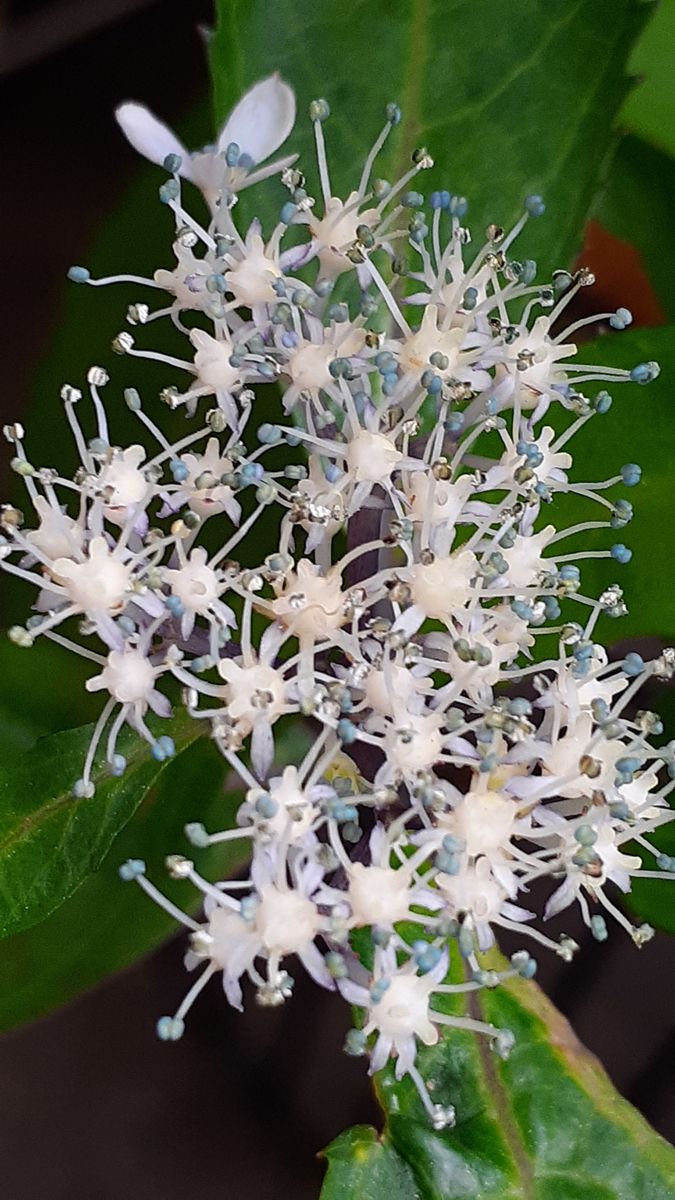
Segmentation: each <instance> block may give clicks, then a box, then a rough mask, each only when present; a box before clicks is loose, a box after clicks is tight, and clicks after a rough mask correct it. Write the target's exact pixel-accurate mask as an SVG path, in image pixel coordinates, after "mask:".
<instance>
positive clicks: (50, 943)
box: [0, 738, 248, 1029]
mask: <svg viewBox="0 0 675 1200" xmlns="http://www.w3.org/2000/svg"><path fill="white" fill-rule="evenodd" d="M240 800H241V796H240V794H238V793H237V792H236V791H229V792H225V791H224V772H223V761H222V758H221V756H220V755H219V754H218V753H217V751H216V749H215V747H214V746H213V744H212V743H211V742H210V741H208V740H207V739H205V738H202V739H200V740H199V741H198V742H196V743H195V744H194V745H192V746H189V747H188V748H187V749H186V750H185V751H184V752H183V753H182V754H180V755H179V756H178V758H177V759H176V760H175V761H174V762H173V763H171V765H170V766H169V767H168V768H167V769H166V770H165V771H164V772H163V773H162V774H161V775H159V776H158V778H157V779H156V781H155V783H154V784H153V785H152V786H151V787H150V788H149V789H148V791H147V794H146V796H145V799H144V800H143V802H142V803H141V805H140V807H139V809H138V812H137V813H136V814H135V816H134V817H133V818H132V820H131V821H130V822H129V824H128V825H126V827H125V828H124V829H123V830H122V832H121V833H119V834H118V835H117V837H116V838H115V840H114V841H113V843H112V847H111V849H110V852H109V854H108V856H107V857H106V859H105V861H104V863H103V865H102V866H101V868H100V869H99V870H98V871H96V872H94V873H93V874H92V875H90V876H89V878H88V879H86V880H85V882H84V883H83V884H82V886H81V887H80V888H78V890H77V891H76V892H75V894H74V895H73V896H71V897H70V899H69V900H66V902H65V904H63V905H62V906H61V907H60V908H59V909H58V910H57V911H56V912H54V913H52V915H51V916H49V917H48V918H47V919H46V920H45V921H42V922H41V923H40V924H38V925H34V926H33V927H32V928H31V929H27V930H24V931H22V932H21V933H16V934H13V935H12V936H11V937H8V938H5V939H4V941H2V942H0V978H2V981H3V987H2V989H0V1029H10V1028H12V1027H13V1026H14V1025H17V1024H20V1023H21V1022H23V1021H28V1020H32V1019H34V1018H35V1017H38V1016H40V1015H41V1014H42V1013H44V1012H48V1011H49V1010H50V1009H52V1008H56V1007H57V1006H58V1005H60V1004H64V1003H65V1002H66V1001H67V1000H70V999H71V998H72V997H74V996H76V995H78V994H79V993H80V992H81V991H83V990H84V989H85V988H88V987H91V986H92V984H94V983H97V982H98V981H99V980H100V979H102V978H104V977H105V976H106V975H109V974H110V973H111V972H113V971H118V970H120V969H121V968H123V967H126V966H128V965H129V964H130V963H132V962H134V961H135V960H136V959H137V958H139V957H140V956H141V955H142V954H146V953H147V952H148V951H150V950H152V949H153V948H154V947H155V946H156V945H158V944H159V943H160V942H161V941H162V940H163V939H164V938H166V937H169V936H170V935H171V934H172V933H175V932H176V929H177V925H176V922H175V921H174V920H173V918H172V917H170V916H169V915H168V914H167V913H165V912H164V910H163V909H161V908H160V907H159V906H158V905H156V904H153V903H152V902H151V901H150V900H148V898H147V897H146V896H144V895H143V894H142V892H141V890H140V888H138V887H134V886H133V884H128V883H122V881H121V880H120V878H119V876H118V874H117V871H118V867H119V866H120V864H121V863H123V862H125V861H126V859H127V858H142V859H144V860H145V862H146V864H147V869H148V875H149V876H150V877H151V878H153V879H155V880H156V881H158V882H159V883H160V884H161V887H162V890H163V891H164V892H165V894H166V895H167V896H168V897H169V898H170V899H171V900H173V902H174V903H175V904H178V905H179V906H181V907H182V908H184V909H185V910H186V911H194V910H195V909H196V908H197V907H198V904H199V894H198V893H196V892H195V891H194V889H193V888H192V887H191V886H190V884H186V883H185V882H182V881H175V880H172V879H171V878H169V877H168V876H167V875H166V871H165V869H164V858H165V856H166V854H167V853H170V852H172V851H183V850H184V849H185V845H186V843H185V835H184V832H183V829H184V826H185V823H186V821H189V820H194V819H198V820H200V821H202V822H203V823H204V824H205V825H206V827H207V828H210V829H226V828H228V827H230V826H232V825H233V824H234V817H235V813H236V809H237V807H238V805H239V803H240ZM247 849H248V848H247V846H246V844H245V843H242V842H241V841H235V842H225V843H221V844H220V845H216V846H212V847H210V848H209V849H208V850H205V851H201V852H200V854H199V869H200V871H203V872H204V873H205V874H206V875H208V876H209V877H219V878H224V877H226V876H227V875H230V874H231V873H232V871H233V870H234V869H236V867H238V866H239V865H240V864H241V862H243V861H244V859H245V857H246V855H247ZM176 970H177V971H180V951H179V950H178V949H177V951H176ZM157 1004H158V1014H159V1013H160V1012H161V1004H162V999H161V997H160V996H158V997H157Z"/></svg>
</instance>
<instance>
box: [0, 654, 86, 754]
mask: <svg viewBox="0 0 675 1200" xmlns="http://www.w3.org/2000/svg"><path fill="white" fill-rule="evenodd" d="M91 673H92V672H91V665H90V664H89V663H88V662H87V661H86V659H84V658H76V656H75V655H73V654H69V653H68V652H67V651H66V650H64V649H63V647H62V646H57V645H55V644H54V643H53V642H48V641H47V640H46V638H45V639H43V641H42V643H41V644H40V646H39V647H38V648H37V649H35V651H30V650H23V649H20V648H19V647H18V646H15V645H13V644H12V642H10V641H9V640H7V639H6V638H2V637H0V761H2V760H3V759H4V758H5V756H6V755H7V754H13V753H15V752H16V751H18V750H21V751H26V750H28V749H29V748H30V747H31V746H33V745H34V744H35V742H36V741H37V739H38V738H39V737H42V736H43V735H44V734H45V733H55V732H56V731H57V730H58V729H63V728H71V727H73V726H75V725H83V724H85V722H87V721H89V720H91V717H92V713H95V712H96V710H97V709H99V708H100V699H99V698H98V697H93V696H92V695H91V693H90V692H87V691H85V688H84V684H85V680H86V679H87V676H89V675H91ZM55 679H58V680H59V687H58V688H55V687H54V680H55Z"/></svg>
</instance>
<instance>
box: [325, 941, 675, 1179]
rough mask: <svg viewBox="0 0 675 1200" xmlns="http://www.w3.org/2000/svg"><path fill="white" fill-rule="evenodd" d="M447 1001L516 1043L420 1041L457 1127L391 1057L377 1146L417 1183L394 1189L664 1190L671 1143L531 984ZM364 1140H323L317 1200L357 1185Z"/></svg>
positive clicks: (439, 1096)
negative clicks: (430, 1111) (503, 1050)
mask: <svg viewBox="0 0 675 1200" xmlns="http://www.w3.org/2000/svg"><path fill="white" fill-rule="evenodd" d="M497 960H498V956H495V962H494V963H493V964H492V965H495V966H498V965H500V964H499V962H498V961H497ZM501 965H503V963H502V964H501ZM453 973H455V974H457V973H458V971H457V967H455V971H454V972H453ZM477 995H479V996H480V999H476V996H477ZM434 1007H439V1006H438V1004H437V1002H435V1003H434ZM447 1009H448V1011H451V1012H453V1013H454V1014H462V1015H470V1016H473V1017H477V1018H478V1019H481V1020H486V1021H489V1022H491V1023H492V1024H494V1025H496V1026H497V1027H499V1028H508V1029H510V1030H511V1031H512V1032H513V1034H514V1035H515V1039H516V1040H515V1046H514V1049H513V1051H512V1053H511V1056H510V1058H509V1059H508V1060H507V1061H506V1062H502V1061H501V1060H500V1059H499V1058H497V1057H496V1056H495V1055H494V1054H493V1052H492V1051H491V1049H490V1047H489V1045H488V1043H487V1040H486V1039H485V1038H484V1037H480V1036H478V1035H475V1034H471V1033H468V1032H465V1031H461V1030H453V1031H451V1032H446V1033H445V1034H444V1035H443V1036H442V1037H441V1040H440V1042H439V1043H438V1045H437V1046H434V1047H431V1048H429V1049H422V1050H421V1051H420V1054H419V1060H418V1065H419V1067H420V1070H421V1072H422V1075H423V1076H424V1078H425V1079H426V1080H427V1082H429V1083H432V1084H433V1096H434V1099H435V1100H437V1101H438V1102H439V1103H441V1104H454V1106H455V1108H456V1110H457V1124H456V1126H455V1128H454V1129H452V1130H445V1131H443V1132H436V1131H435V1130H434V1129H432V1127H431V1125H430V1123H429V1120H428V1118H427V1117H426V1115H425V1113H424V1110H423V1108H422V1105H421V1102H420V1099H419V1097H418V1095H417V1091H416V1088H415V1086H414V1084H413V1083H412V1081H411V1080H410V1079H409V1078H408V1077H406V1078H404V1079H403V1080H402V1081H401V1082H400V1083H397V1082H396V1080H395V1078H394V1074H393V1071H392V1070H391V1069H390V1068H387V1069H386V1070H385V1071H384V1072H382V1073H381V1074H380V1076H379V1077H378V1079H377V1091H378V1095H379V1098H380V1101H381V1103H382V1106H383V1108H384V1111H385V1116H386V1126H385V1132H384V1134H383V1137H382V1140H381V1142H379V1143H377V1145H378V1146H380V1147H381V1149H380V1150H378V1151H377V1153H378V1154H380V1155H381V1156H383V1157H384V1156H385V1154H386V1155H387V1157H388V1156H389V1154H390V1153H391V1152H392V1151H395V1152H396V1154H397V1155H398V1160H397V1159H393V1160H391V1161H392V1162H393V1164H395V1165H396V1166H397V1167H400V1169H401V1170H402V1165H403V1164H407V1165H408V1166H409V1168H410V1170H411V1171H412V1174H413V1177H414V1181H415V1184H416V1187H417V1193H416V1192H415V1191H414V1190H413V1191H410V1190H408V1191H406V1190H401V1192H400V1194H401V1196H402V1197H404V1198H405V1200H407V1198H408V1197H409V1196H410V1197H413V1196H415V1195H418V1196H419V1198H420V1200H471V1198H475V1200H629V1198H630V1200H672V1196H673V1195H674V1194H675V1152H674V1151H673V1150H672V1148H671V1147H669V1146H668V1145H667V1143H666V1142H664V1141H663V1140H662V1139H661V1138H660V1137H659V1136H658V1135H657V1134H656V1133H654V1131H653V1130H651V1129H650V1128H649V1126H648V1125H647V1124H646V1122H645V1121H643V1119H642V1117H640V1115H639V1114H638V1113H637V1112H636V1111H635V1110H634V1109H633V1108H631V1106H630V1105H629V1104H628V1103H627V1102H626V1101H624V1100H623V1099H622V1098H621V1097H620V1096H619V1095H618V1094H617V1093H616V1092H615V1091H614V1089H613V1087H612V1084H611V1083H610V1081H609V1079H608V1077H607V1075H606V1074H605V1072H604V1070H603V1069H602V1067H601V1065H600V1064H599V1063H598V1062H597V1060H596V1059H594V1058H593V1057H592V1055H590V1054H589V1053H588V1052H587V1051H586V1050H584V1049H583V1047H582V1046H580V1044H579V1043H578V1041H577V1040H576V1038H575V1036H574V1034H573V1032H572V1030H571V1029H570V1027H569V1025H568V1024H567V1022H566V1021H565V1020H564V1019H563V1018H562V1017H561V1016H560V1014H559V1013H557V1012H556V1010H555V1009H554V1008H553V1006H552V1005H551V1004H550V1003H549V1001H548V1000H547V999H546V998H545V996H544V995H543V993H542V992H541V991H540V990H539V989H538V988H537V986H536V984H533V983H525V982H524V981H522V980H517V981H514V982H509V983H508V984H506V985H503V986H501V987H499V988H496V989H495V990H494V991H484V992H482V993H479V994H477V993H473V996H472V999H471V1000H469V1001H468V1000H467V999H466V998H465V997H463V998H457V997H454V998H452V1001H451V1003H449V1004H448V1005H447ZM371 1144H372V1145H373V1146H374V1145H375V1142H374V1135H372V1143H371ZM364 1145H365V1147H366V1150H365V1153H368V1152H370V1153H375V1150H374V1149H370V1150H369V1147H368V1143H367V1142H366V1134H365V1133H364V1131H358V1136H357V1137H355V1140H354V1146H353V1150H352V1153H351V1155H350V1154H349V1151H350V1149H351V1147H350V1144H349V1142H348V1141H347V1140H346V1139H345V1138H344V1135H343V1138H342V1139H341V1142H340V1144H339V1147H338V1149H339V1157H338V1158H337V1159H332V1158H331V1153H330V1151H329V1161H330V1162H331V1170H330V1172H329V1175H328V1180H327V1183H330V1184H331V1188H332V1189H333V1190H332V1191H328V1192H327V1193H325V1194H324V1195H323V1196H322V1200H327V1197H330V1200H333V1197H342V1196H345V1197H349V1196H351V1195H352V1194H353V1193H352V1192H350V1190H349V1185H350V1182H351V1179H352V1178H354V1177H355V1176H354V1172H355V1171H356V1168H357V1163H355V1161H354V1159H355V1157H357V1156H358V1154H359V1153H361V1154H364V1150H363V1146H364ZM401 1160H402V1163H401ZM393 1169H394V1167H392V1170H393ZM356 1178H357V1179H358V1176H356ZM391 1178H392V1176H391V1175H390V1176H389V1177H388V1178H387V1177H386V1176H385V1186H383V1187H382V1188H381V1189H380V1190H378V1191H376V1192H373V1196H374V1197H375V1196H377V1197H378V1200H379V1197H384V1196H386V1195H387V1191H386V1190H385V1188H386V1187H388V1189H389V1194H393V1195H396V1192H395V1191H394V1190H393V1185H392V1184H391V1183H390V1180H391ZM403 1178H405V1176H403ZM342 1179H344V1190H342V1191H341V1190H340V1184H341V1181H342Z"/></svg>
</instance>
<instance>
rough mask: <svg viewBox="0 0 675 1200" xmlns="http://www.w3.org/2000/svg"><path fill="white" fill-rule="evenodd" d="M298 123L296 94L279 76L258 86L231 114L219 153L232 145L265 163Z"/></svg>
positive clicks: (250, 91) (251, 90) (220, 135)
mask: <svg viewBox="0 0 675 1200" xmlns="http://www.w3.org/2000/svg"><path fill="white" fill-rule="evenodd" d="M294 122H295V92H294V91H293V89H292V88H291V87H289V86H288V84H287V83H284V81H283V79H281V78H280V77H279V75H276V74H275V75H270V76H269V78H268V79H262V80H261V81H260V83H256V84H254V85H253V87H252V88H250V89H249V91H248V92H246V94H245V95H244V96H242V98H241V100H240V101H239V103H238V104H237V105H235V107H234V108H233V110H232V112H231V113H230V115H229V117H228V118H227V121H226V122H225V124H224V126H223V128H222V129H221V131H220V134H219V137H218V149H219V150H226V149H227V147H228V146H229V144H230V142H235V143H236V144H237V146H239V148H240V150H241V152H242V154H249V155H250V156H251V158H252V159H253V161H254V163H259V162H263V161H264V160H265V159H266V158H269V156H270V154H274V151H275V150H276V149H277V148H278V147H279V146H280V145H281V144H282V142H285V141H286V138H287V137H288V135H289V133H290V132H291V129H292V128H293V124H294Z"/></svg>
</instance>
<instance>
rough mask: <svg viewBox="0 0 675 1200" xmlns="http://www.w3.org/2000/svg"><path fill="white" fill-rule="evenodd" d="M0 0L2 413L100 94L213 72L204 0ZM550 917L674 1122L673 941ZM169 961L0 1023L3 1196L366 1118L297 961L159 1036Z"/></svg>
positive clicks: (311, 1170)
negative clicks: (240, 999) (642, 940)
mask: <svg viewBox="0 0 675 1200" xmlns="http://www.w3.org/2000/svg"><path fill="white" fill-rule="evenodd" d="M1 14H2V15H1V16H0V38H1V39H2V40H1V42H0V70H1V71H2V75H1V77H0V94H1V97H2V107H1V114H2V136H3V148H2V155H3V159H2V161H3V162H4V163H5V171H4V173H3V174H4V181H3V187H2V201H1V203H2V223H1V225H0V229H1V230H2V234H1V235H0V236H1V243H0V244H1V246H2V278H3V282H4V284H5V287H4V288H3V300H4V303H3V314H2V323H1V324H0V332H1V335H2V343H3V344H2V358H1V361H2V384H3V387H2V394H1V395H0V408H1V415H2V420H3V421H5V420H8V419H16V417H17V416H21V415H22V414H24V413H25V412H26V411H27V409H28V408H29V405H30V400H31V389H32V376H33V369H34V363H35V362H36V361H37V360H38V359H39V358H40V356H41V355H42V354H43V353H44V351H45V350H46V348H47V347H48V345H49V340H50V336H51V335H52V334H53V331H54V329H55V328H56V327H57V324H58V321H59V317H60V313H61V305H62V298H63V292H64V283H63V277H64V273H65V271H66V269H67V267H68V266H69V265H70V264H71V263H73V262H80V261H86V252H87V248H88V247H89V245H90V243H91V242H92V239H93V238H94V235H95V232H96V230H97V228H98V227H99V226H100V224H101V222H102V221H103V220H104V219H105V217H106V215H107V214H109V213H111V212H113V211H114V209H115V207H116V205H117V204H118V203H119V201H120V199H121V198H122V196H123V195H124V193H125V189H126V188H127V187H128V185H129V183H130V181H131V180H132V179H133V178H134V174H135V172H136V162H135V159H134V155H133V153H132V152H131V151H130V149H129V148H128V146H127V145H126V143H125V142H124V140H123V138H122V136H121V134H120V133H119V131H118V130H117V127H116V125H115V123H114V121H113V119H112V110H113V107H114V105H115V104H116V103H118V102H119V101H120V100H122V99H125V98H137V99H140V100H143V101H144V102H146V103H148V104H149V105H150V106H151V107H152V108H153V109H155V111H157V112H158V113H160V114H161V115H162V116H163V117H165V118H166V119H167V120H168V122H169V123H172V122H173V121H176V120H179V119H180V118H181V117H183V116H184V115H185V114H186V113H187V112H189V111H190V109H191V108H193V107H194V105H195V103H196V102H197V101H198V100H199V97H200V96H201V95H203V94H204V91H205V87H206V73H205V64H204V53H203V42H202V35H201V34H200V32H199V27H200V26H206V25H207V24H208V22H209V20H210V17H211V11H210V5H209V4H208V3H207V2H204V3H202V2H201V0H182V2H180V0H174V2H171V0H165V2H163V3H154V4H150V3H144V2H143V0H63V2H61V3H56V2H55V0H49V3H47V2H45V0H21V2H19V0H12V2H10V0H7V2H6V3H5V4H4V5H2V8H1ZM603 244H604V243H603ZM120 265H121V266H122V265H123V264H120ZM594 265H595V266H596V267H597V264H594ZM632 299H633V298H632ZM632 307H633V308H634V309H636V308H637V302H636V303H633V304H632ZM114 332H116V330H114V329H105V330H102V331H101V336H102V340H103V341H104V342H107V341H109V338H110V336H111V335H112V334H113V333H114ZM83 356H84V358H86V361H87V362H88V361H89V360H90V356H91V351H89V350H86V351H85V350H83ZM83 365H84V363H83V362H80V363H74V364H73V371H75V370H79V369H80V368H81V367H82V366H83ZM55 382H58V381H55ZM111 904H114V899H112V898H111ZM564 927H565V929H566V931H567V932H569V933H570V934H572V935H574V936H577V937H578V939H579V940H580V941H581V942H582V951H581V953H580V955H579V956H578V959H577V960H576V961H575V962H574V963H573V964H572V965H571V966H567V967H566V966H564V965H563V964H561V963H559V962H558V961H557V960H554V961H551V960H550V959H546V958H545V957H544V956H542V957H541V960H540V980H541V982H542V983H543V985H544V987H545V988H546V990H547V992H548V993H549V995H550V996H551V997H552V999H553V1000H554V1002H555V1003H556V1004H557V1005H558V1006H559V1007H560V1008H561V1009H562V1011H563V1012H564V1013H565V1014H566V1015H567V1016H568V1017H569V1018H570V1020H571V1021H572V1023H573V1025H574V1027H575V1030H576V1032H577V1034H578V1035H579V1037H580V1038H581V1039H582V1041H584V1042H585V1043H586V1045H587V1046H588V1047H589V1049H591V1050H593V1051H594V1052H595V1053H597V1054H598V1055H599V1057H600V1058H601V1059H602V1061H603V1063H604V1064H605V1066H606V1067H607V1069H608V1071H609V1072H610V1074H611V1076H612V1078H613V1080H614V1082H615V1083H616V1085H617V1086H618V1087H619V1089H620V1090H621V1092H622V1093H623V1094H624V1095H625V1096H626V1097H627V1098H628V1099H630V1100H631V1101H632V1102H633V1103H634V1104H636V1105H637V1106H638V1107H639V1108H640V1109H641V1110H642V1112H643V1113H644V1114H645V1116H646V1117H647V1118H648V1119H649V1120H650V1121H651V1122H652V1124H653V1125H655V1126H656V1128H657V1129H658V1130H660V1132H662V1133H663V1134H665V1135H666V1136H668V1137H670V1138H671V1139H674V1138H675V1084H674V1082H673V1071H672V1064H673V1049H674V1043H675V1034H674V1032H673V1020H672V1009H673V1005H672V995H673V989H674V988H675V950H674V943H673V941H671V940H668V938H667V937H666V936H665V935H661V936H659V937H657V938H656V940H655V941H654V942H653V943H652V944H651V945H649V946H647V947H646V948H645V949H643V950H642V951H641V953H639V954H638V953H637V952H636V951H635V949H634V947H633V946H632V944H631V943H630V941H629V940H628V938H625V937H624V936H623V935H622V934H621V932H620V931H619V930H618V929H617V930H613V931H612V932H613V936H612V937H611V938H610V940H609V942H608V943H607V944H605V945H603V946H599V945H597V944H595V943H591V944H589V943H588V939H587V938H586V936H585V934H584V933H583V932H582V931H581V929H580V928H579V927H578V924H576V923H575V922H574V921H573V920H570V917H569V914H565V919H564ZM552 932H553V933H554V934H555V932H556V929H555V928H554V929H552ZM514 948H515V947H514ZM505 949H511V947H505ZM181 960H182V946H181V944H180V942H179V941H175V942H173V943H170V944H168V945H167V946H166V947H165V948H163V949H162V950H160V951H159V952H158V953H156V954H154V955H153V956H152V957H150V958H149V959H148V960H146V961H145V962H144V963H142V964H141V965H139V966H137V967H134V968H133V969H131V970H129V971H127V972H125V973H123V974H121V975H118V976H117V977H115V978H114V979H112V980H111V981H110V982H108V983H105V984H104V985H102V986H100V987H99V988H97V989H96V990H94V991H93V992H90V993H88V994H87V995H85V996H83V997H82V998H81V999H80V1000H78V1001H77V1002H76V1003H74V1004H72V1005H70V1006H69V1007H68V1008H67V1009H65V1010H63V1011H61V1012H58V1013H56V1014H55V1015H53V1016H51V1017H48V1018H45V1019H43V1020H42V1021H40V1022H38V1023H36V1024H35V1025H32V1026H30V1027H27V1028H24V1029H21V1030H19V1031H18V1032H16V1033H13V1034H11V1035H6V1036H5V1037H4V1038H3V1039H2V1040H0V1180H1V1181H2V1195H3V1198H4V1200H41V1198H42V1197H47V1196H48V1197H49V1198H50V1200H123V1198H126V1197H134V1198H136V1197H139V1198H140V1197H142V1198H143V1200H179V1198H180V1200H184V1198H185V1197H189V1198H190V1200H210V1198H211V1197H214V1198H215V1197H218V1198H219V1200H220V1198H222V1200H238V1197H240V1196H244V1195H246V1197H247V1200H277V1198H279V1197H286V1196H289V1197H291V1196H292V1197H293V1200H304V1198H305V1197H306V1198H307V1200H309V1198H313V1197H316V1195H317V1194H318V1190H319V1187H320V1181H321V1176H322V1167H321V1164H320V1161H319V1160H318V1159H317V1157H316V1156H317V1154H318V1153H319V1152H320V1150H321V1148H322V1147H323V1146H325V1145H326V1143H327V1142H329V1141H330V1140H331V1138H333V1137H335V1136H336V1135H337V1134H338V1133H339V1132H340V1131H341V1130H342V1129H343V1128H345V1127H346V1126H347V1125H350V1124H353V1123H355V1122H359V1121H367V1122H373V1123H377V1120H378V1116H377V1112H376V1110H375V1107H374V1105H373V1103H372V1101H371V1098H370V1092H369V1088H368V1084H367V1081H366V1078H365V1074H364V1070H363V1064H362V1062H360V1061H358V1060H357V1061H354V1060H351V1059H348V1058H346V1057H344V1056H343V1055H341V1054H340V1053H339V1049H340V1046H341V1043H342V1039H343V1037H344V1032H345V1030H346V1028H347V1025H348V1021H349V1016H348V1013H347V1012H346V1011H345V1006H344V1005H343V1004H338V1003H337V1002H335V1001H333V1000H332V999H331V997H330V996H327V995H325V994H323V993H321V992H320V991H319V990H318V989H317V988H316V987H314V986H313V985H309V984H307V983H306V982H305V981H304V980H303V979H301V978H299V979H298V983H297V988H296V993H297V994H296V996H295V998H294V1001H293V1003H292V1004H290V1005H288V1006H287V1007H286V1008H285V1009H284V1010H282V1011H272V1012H269V1011H260V1010H256V1009H255V1007H251V1008H250V1009H249V1010H248V1011H247V1013H246V1014H245V1015H239V1014H237V1013H234V1012H232V1010H230V1009H228V1007H227V1005H226V1004H225V1002H224V1000H223V997H222V995H221V993H220V989H219V988H218V986H217V984H212V985H211V988H210V989H208V990H207V992H206V994H205V996H204V997H203V998H202V999H201V1000H200V1002H199V1003H198V1005H197V1006H196V1008H195V1010H194V1011H193V1013H192V1014H191V1018H190V1021H189V1024H188V1029H187V1032H186V1035H185V1037H184V1039H183V1041H182V1042H180V1043H178V1044H176V1045H164V1044H161V1043H159V1042H157V1041H156V1040H155V1037H154V1033H153V1028H154V1022H155V1020H156V1018H157V1016H158V1015H160V1014H161V1013H164V1012H171V1011H173V1008H174V1006H175V1005H176V1004H177V1002H178V1000H179V998H180V996H181V994H182V990H183V988H184V984H185V976H184V974H183V970H182V961H181ZM0 986H2V983H1V980H0Z"/></svg>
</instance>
